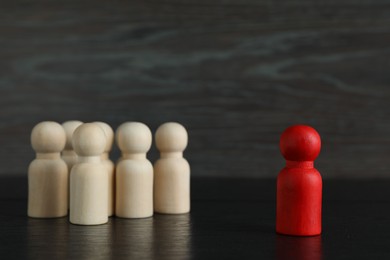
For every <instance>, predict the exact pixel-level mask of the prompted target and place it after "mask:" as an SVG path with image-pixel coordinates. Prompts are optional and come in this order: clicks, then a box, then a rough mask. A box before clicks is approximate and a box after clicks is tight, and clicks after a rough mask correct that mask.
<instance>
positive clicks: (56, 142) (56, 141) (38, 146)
mask: <svg viewBox="0 0 390 260" xmlns="http://www.w3.org/2000/svg"><path fill="white" fill-rule="evenodd" d="M65 142H66V136H65V131H64V129H63V128H62V126H61V125H60V124H58V123H57V122H52V121H44V122H41V123H39V124H37V125H36V126H35V127H34V128H33V130H32V132H31V145H32V147H33V149H34V150H35V151H36V152H37V153H59V152H61V151H62V150H63V149H64V147H65Z"/></svg>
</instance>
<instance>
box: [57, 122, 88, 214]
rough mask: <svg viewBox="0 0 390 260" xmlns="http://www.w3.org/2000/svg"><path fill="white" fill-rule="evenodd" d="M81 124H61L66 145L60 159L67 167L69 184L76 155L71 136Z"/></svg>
mask: <svg viewBox="0 0 390 260" xmlns="http://www.w3.org/2000/svg"><path fill="white" fill-rule="evenodd" d="M82 123H83V122H81V121H77V120H72V121H66V122H63V123H62V127H63V128H64V130H65V135H66V143H65V148H64V150H62V152H61V158H62V160H64V162H65V163H66V165H67V166H68V174H69V178H68V179H69V182H70V172H71V170H72V167H73V165H75V164H76V163H77V154H76V152H75V151H74V150H73V145H72V135H73V132H74V130H76V128H77V127H79V126H80V125H81V124H82ZM68 186H69V185H68ZM69 194H70V192H69V191H68V209H69V203H70V199H69Z"/></svg>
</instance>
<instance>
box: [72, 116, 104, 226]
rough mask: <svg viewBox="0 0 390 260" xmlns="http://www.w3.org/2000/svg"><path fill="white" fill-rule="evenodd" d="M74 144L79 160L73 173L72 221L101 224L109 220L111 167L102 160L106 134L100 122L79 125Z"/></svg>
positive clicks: (84, 223) (74, 134) (73, 139)
mask: <svg viewBox="0 0 390 260" xmlns="http://www.w3.org/2000/svg"><path fill="white" fill-rule="evenodd" d="M72 144H73V148H74V150H75V152H76V153H77V155H78V163H77V164H75V165H74V166H73V168H72V172H71V174H70V212H69V213H70V222H71V223H73V224H79V225H99V224H104V223H107V221H108V210H107V205H108V202H107V200H108V185H107V180H108V177H107V170H106V168H105V167H104V166H103V164H102V163H101V155H102V153H103V152H104V149H105V147H106V136H105V134H104V131H103V130H102V129H101V127H99V126H98V125H97V124H94V123H87V124H82V125H81V126H79V127H78V128H77V129H76V130H75V131H74V133H73V138H72Z"/></svg>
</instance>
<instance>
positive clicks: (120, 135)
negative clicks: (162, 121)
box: [116, 122, 152, 154]
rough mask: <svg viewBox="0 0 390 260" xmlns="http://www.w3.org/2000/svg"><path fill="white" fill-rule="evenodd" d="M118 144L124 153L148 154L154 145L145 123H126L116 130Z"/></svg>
mask: <svg viewBox="0 0 390 260" xmlns="http://www.w3.org/2000/svg"><path fill="white" fill-rule="evenodd" d="M116 143H117V144H118V147H119V149H120V150H121V151H122V152H123V153H131V154H135V153H146V152H147V151H149V149H150V146H151V145H152V133H151V132H150V129H149V127H147V126H146V125H145V124H143V123H139V122H126V123H123V124H121V125H120V126H119V127H118V129H117V130H116Z"/></svg>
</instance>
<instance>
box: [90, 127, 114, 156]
mask: <svg viewBox="0 0 390 260" xmlns="http://www.w3.org/2000/svg"><path fill="white" fill-rule="evenodd" d="M93 123H94V124H97V125H98V126H100V127H101V128H102V129H103V131H104V134H105V135H106V148H105V149H104V152H106V153H108V152H110V151H111V148H112V144H113V143H114V131H113V130H112V128H111V126H109V125H108V124H107V123H104V122H93Z"/></svg>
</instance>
